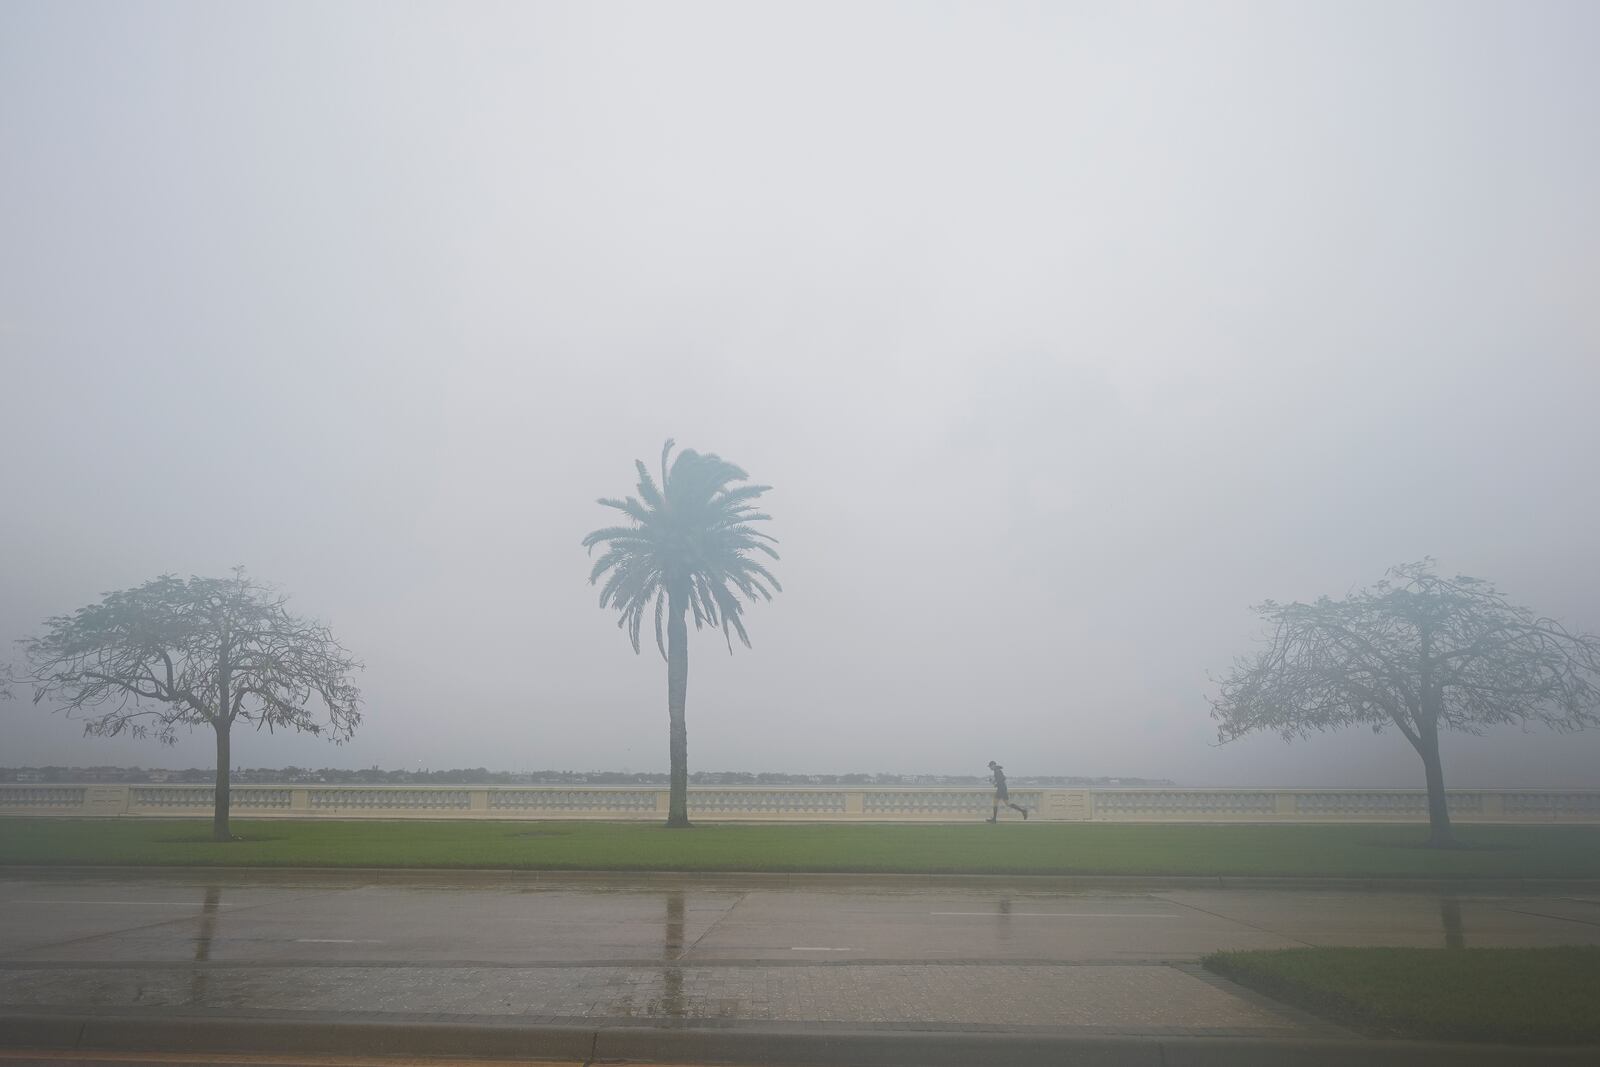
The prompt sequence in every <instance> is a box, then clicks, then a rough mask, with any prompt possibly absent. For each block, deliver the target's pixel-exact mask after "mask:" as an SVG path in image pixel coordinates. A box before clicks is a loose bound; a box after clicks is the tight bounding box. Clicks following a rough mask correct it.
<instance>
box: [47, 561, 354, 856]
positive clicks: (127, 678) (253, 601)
mask: <svg viewBox="0 0 1600 1067" xmlns="http://www.w3.org/2000/svg"><path fill="white" fill-rule="evenodd" d="M285 603H287V598H286V597H283V596H280V595H278V594H276V593H274V592H273V591H272V590H271V589H269V588H267V587H266V586H263V585H260V584H258V583H256V582H253V581H251V580H250V579H249V578H247V577H246V576H245V574H244V571H243V569H242V568H240V569H237V570H235V571H234V573H233V577H231V578H189V579H187V580H185V579H180V578H176V577H173V576H172V575H162V576H161V577H159V578H156V579H155V580H153V581H149V582H146V583H145V584H144V585H141V586H139V587H138V588H136V589H127V590H122V591H120V592H115V593H107V594H106V595H105V597H104V598H103V599H102V600H101V601H100V602H99V603H97V604H90V605H88V606H87V607H82V608H79V609H78V610H77V611H75V612H73V613H72V614H71V615H63V616H58V617H56V618H53V619H49V620H47V621H46V623H45V628H46V629H45V633H44V634H43V636H40V637H35V638H31V639H29V640H26V641H24V642H23V646H24V648H25V649H26V651H27V656H28V663H29V668H30V680H31V681H32V682H33V685H34V694H33V699H34V703H39V702H40V701H43V700H46V699H50V700H54V701H57V702H59V705H60V708H59V710H62V711H64V712H65V713H66V714H68V715H69V716H73V717H78V716H79V715H80V714H81V715H83V716H84V718H85V721H84V727H83V732H84V733H85V734H86V735H93V736H97V737H116V736H117V735H119V734H122V733H127V734H130V735H131V736H134V737H146V736H153V737H154V738H156V739H157V740H158V741H161V742H164V743H166V744H173V743H175V742H176V740H177V734H178V730H179V729H180V728H185V727H186V728H189V729H193V728H194V727H196V726H210V727H211V728H212V730H214V731H215V732H216V738H217V784H216V794H215V804H214V808H213V814H212V823H211V830H212V836H213V838H214V839H215V840H217V841H228V840H231V834H230V833H229V829H228V768H229V767H230V766H231V764H232V750H231V747H230V746H231V743H232V731H233V727H234V725H235V724H236V723H240V722H244V723H249V724H252V725H254V726H255V728H256V729H258V730H259V729H261V728H263V727H265V728H266V729H267V730H268V731H269V732H270V731H274V730H277V729H279V728H283V729H290V730H299V731H303V732H306V733H311V734H322V733H327V734H328V736H329V737H330V738H331V739H332V740H333V741H334V742H335V743H339V742H342V741H345V740H348V739H349V738H350V736H351V734H352V733H353V732H354V731H355V728H356V726H357V725H359V724H360V722H361V712H360V704H361V693H360V690H358V689H357V688H356V687H355V686H354V685H353V684H351V682H350V675H351V674H352V673H353V672H355V671H356V670H359V669H360V666H361V665H360V664H359V663H357V662H356V661H355V660H354V659H352V658H351V656H350V654H349V653H348V652H346V651H345V649H344V648H343V647H342V646H341V645H340V644H339V643H338V642H337V641H335V640H334V639H333V635H332V634H331V633H330V632H329V631H328V629H327V628H326V627H324V626H322V625H320V624H318V623H315V622H311V621H309V620H306V619H302V618H299V617H297V616H294V615H291V614H290V613H289V612H288V611H287V610H286V609H285V608H284V605H285Z"/></svg>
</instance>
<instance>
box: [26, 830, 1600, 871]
mask: <svg viewBox="0 0 1600 1067" xmlns="http://www.w3.org/2000/svg"><path fill="white" fill-rule="evenodd" d="M233 829H234V833H235V834H237V835H239V836H240V837H242V838H243V840H242V841H235V842H232V843H229V844H214V843H212V842H211V841H210V840H209V839H208V838H209V831H210V823H209V821H200V820H193V821H190V820H173V821H167V820H159V821H158V820H135V819H123V820H117V819H60V818H55V819H52V818H10V819H0V864H112V865H116V864H142V865H190V866H211V865H226V866H262V867H489V868H505V869H520V870H590V871H599V870H615V871H788V872H798V871H821V872H828V871H836V872H880V873H949V874H997V873H998V874H1123V875H1285V876H1302V877H1305V876H1318V875H1320V876H1329V877H1387V878H1473V877H1476V878H1600V827H1596V826H1462V827H1460V828H1459V835H1460V837H1461V839H1462V841H1463V842H1464V843H1465V844H1467V845H1468V846H1470V847H1467V848H1463V849H1458V850H1450V851H1436V850H1431V849H1424V848H1421V847H1419V846H1420V843H1421V841H1422V839H1423V836H1424V834H1425V832H1426V830H1425V828H1424V827H1421V826H1215V825H1210V826H1207V825H1198V826H1174V825H1150V826H1142V825H1108V824H1103V823H1102V824H1096V823H1068V824H1061V823H1057V824H1048V823H1046V824H1039V823H1027V824H1024V823H1016V824H1001V825H998V826H989V825H986V824H984V823H973V824H970V825H938V826H907V825H893V824H876V825H870V824H866V825H837V824H835V825H826V824H791V825H774V824H766V825H726V824H724V825H704V826H697V827H694V828H693V829H690V830H667V829H664V828H663V827H661V826H659V825H656V824H641V823H576V822H418V821H394V822H375V821H359V822H358V821H349V822H342V821H329V820H314V821H311V820H308V821H289V820H282V821H279V820H271V821H267V820H246V819H238V820H235V821H234V823H233Z"/></svg>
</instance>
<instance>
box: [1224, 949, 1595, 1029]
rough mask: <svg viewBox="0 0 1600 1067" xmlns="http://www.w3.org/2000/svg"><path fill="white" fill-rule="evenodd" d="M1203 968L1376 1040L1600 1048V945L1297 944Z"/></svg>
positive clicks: (1232, 955) (1233, 955)
mask: <svg viewBox="0 0 1600 1067" xmlns="http://www.w3.org/2000/svg"><path fill="white" fill-rule="evenodd" d="M1204 963H1205V966H1206V967H1207V968H1209V969H1210V970H1212V971H1215V972H1216V973H1218V974H1222V975H1226V976H1227V977H1228V978H1231V979H1233V980H1234V981H1236V982H1239V983H1240V984H1241V985H1246V986H1249V987H1250V988H1252V989H1256V990H1259V991H1260V992H1262V993H1265V994H1267V995H1268V996H1271V997H1275V998H1277V999H1279V1000H1284V1001H1288V1002H1289V1003H1291V1004H1296V1005H1299V1006H1300V1007H1302V1008H1306V1009H1308V1010H1310V1011H1312V1012H1315V1013H1317V1014H1318V1015H1322V1016H1324V1017H1327V1018H1329V1019H1332V1020H1334V1021H1335V1022H1339V1023H1342V1024H1344V1025H1346V1026H1349V1027H1352V1028H1353V1029H1356V1030H1360V1031H1362V1032H1364V1033H1367V1034H1370V1035H1374V1036H1384V1037H1420V1038H1434V1039H1438V1040H1455V1041H1492V1042H1506V1043H1518V1044H1552V1045H1555V1044H1563V1045H1568V1044H1595V1043H1600V947H1595V946H1581V947H1579V946H1571V947H1564V948H1467V949H1441V948H1294V949H1286V950H1283V951H1279V952H1218V953H1215V954H1213V955H1210V956H1207V957H1206V958H1205V960H1204Z"/></svg>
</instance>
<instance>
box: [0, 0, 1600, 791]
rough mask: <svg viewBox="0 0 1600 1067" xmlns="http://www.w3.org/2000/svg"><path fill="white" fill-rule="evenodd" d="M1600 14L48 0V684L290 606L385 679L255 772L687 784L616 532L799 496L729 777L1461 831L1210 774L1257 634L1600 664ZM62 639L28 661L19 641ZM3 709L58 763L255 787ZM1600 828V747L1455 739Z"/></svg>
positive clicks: (26, 144)
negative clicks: (84, 619) (275, 602)
mask: <svg viewBox="0 0 1600 1067" xmlns="http://www.w3.org/2000/svg"><path fill="white" fill-rule="evenodd" d="M1597 45H1600V7H1597V6H1596V5H1593V4H1588V3H1581V2H1574V3H1530V4H1509V3H1506V4H1475V3H1465V2H1460V0H1450V2H1446V3H1438V4H1430V3H1402V4H1396V3H1389V2H1384V3H1351V2H1338V3H1327V4H1284V3H1271V4H1267V3H1263V4H1241V5H1231V4H1222V3H1215V4H1203V5H1190V4H1173V5H1166V4H1147V5H1141V4H1127V3H1105V4H1100V3H1083V4H1065V3H1063V4H1041V5H1035V4H1009V5H1008V4H996V3H974V4H948V5H939V4H929V3H917V4H910V5H904V6H900V5H892V4H873V5H864V4H854V3H849V4H826V3H817V2H815V0H813V2H808V3H804V4H792V5H787V6H783V7H779V6H775V5H746V4H726V5H723V4H704V5H688V4H673V5H654V4H636V5H606V4H593V3H581V4H579V3H573V4H542V5H539V4H520V3H519V4H506V5H497V4H488V3H477V4H470V5H468V4H450V5H445V4H436V5H404V6H402V5H394V4H371V5H362V4H318V3H303V4H258V5H242V4H229V5H216V4H209V3H197V4H181V3H163V4H140V3H106V4H81V3H62V2H50V3H26V2H12V3H8V4H6V5H5V6H4V7H0V390H3V395H4V396H5V398H6V402H5V404H4V408H3V415H0V485H3V490H4V491H3V501H4V509H3V512H0V640H4V641H5V642H7V643H8V644H9V642H10V641H11V640H13V639H16V638H21V637H24V636H26V635H28V634H29V633H32V632H36V630H37V628H38V626H39V623H40V622H41V621H42V620H43V619H44V618H45V617H47V616H49V615H53V614H57V613H65V612H68V611H70V610H72V609H73V608H76V607H78V606H80V605H82V604H85V603H88V602H90V601H91V600H94V599H96V598H97V597H98V596H99V595H100V594H101V593H103V592H105V591H108V590H112V589H119V588H126V587H129V586H132V585H135V584H138V583H140V582H143V581H145V580H147V579H149V578H151V577H154V576H155V575H157V574H161V573H163V572H174V573H178V574H183V575H187V574H207V575H218V574H225V573H226V571H227V569H228V568H229V567H231V566H233V565H235V564H244V565H246V566H247V567H249V569H250V573H251V574H252V575H253V576H255V577H257V578H259V579H262V580H265V581H269V582H272V583H274V584H275V585H277V586H279V587H280V588H281V589H282V590H284V591H285V592H287V593H289V594H291V595H292V597H293V601H292V605H293V607H294V608H296V609H297V610H299V611H301V612H304V613H307V614H310V615H312V616H315V617H317V618H319V619H321V620H323V621H325V622H327V623H328V624H330V625H331V626H332V627H333V629H334V631H335V632H336V634H337V635H338V636H339V637H340V638H341V640H342V641H343V642H344V643H345V644H346V645H348V646H349V647H350V648H351V649H352V650H353V651H354V652H355V653H356V654H357V655H358V656H359V657H361V658H362V659H363V660H364V661H365V662H366V664H367V669H366V671H365V672H364V674H363V675H362V676H361V678H360V683H361V685H362V686H363V689H364V691H365V694H366V722H365V723H364V725H363V726H362V728H361V729H360V731H359V732H358V733H357V735H356V738H355V740H354V741H353V742H352V743H350V744H348V745H345V746H343V747H338V748H336V747H333V746H331V745H328V744H327V743H326V742H322V741H318V740H314V739H311V738H306V737H295V736H284V735H281V734H280V735H278V736H267V735H265V734H263V735H261V736H256V735H254V734H250V735H244V736H236V737H235V740H234V748H233V751H234V757H235V762H236V763H239V764H241V765H245V766H281V765H285V764H298V765H310V766H323V765H340V766H369V765H371V764H374V763H376V764H381V765H383V766H385V767H409V768H416V767H430V768H434V769H439V768H445V767H455V766H468V767H473V766H480V765H481V766H487V767H490V768H497V769H509V770H518V769H526V768H542V767H565V768H577V769H585V768H602V767H604V768H621V767H627V768H630V769H632V770H664V769H665V768H666V762H667V744H666V741H667V729H666V727H667V717H666V710H665V670H664V666H663V664H662V662H661V660H660V659H659V657H658V656H657V655H656V654H655V653H654V651H653V650H652V649H649V648H648V647H647V649H646V653H645V654H644V655H641V656H635V655H634V654H633V653H632V651H631V649H630V648H629V646H628V643H627V641H626V638H625V637H624V636H623V635H622V634H621V633H620V632H619V631H618V630H617V629H616V627H615V625H614V616H612V615H610V614H608V613H602V612H601V611H600V610H599V609H598V607H597V606H596V596H595V590H594V589H592V588H591V587H590V586H589V585H588V584H587V583H586V577H587V572H588V566H589V561H588V559H586V557H585V554H584V551H583V549H582V548H581V547H580V545H579V540H580V539H581V537H582V536H583V535H584V534H585V533H586V532H587V531H589V530H590V529H593V528H595V527H597V526H600V525H603V524H606V523H607V522H608V518H607V513H606V512H605V511H604V509H602V508H600V507H598V506H597V505H596V504H595V503H594V500H595V498H596V497H599V496H610V495H621V494H624V493H626V492H629V491H630V490H631V488H632V484H633V478H632V475H633V471H632V461H633V460H634V458H635V457H641V458H645V459H647V460H652V459H653V457H654V456H655V455H656V454H657V453H658V452H659V449H660V447H661V442H662V441H663V439H665V438H667V437H669V436H672V437H676V438H677V440H678V441H679V442H680V444H681V445H682V446H684V447H690V448H695V449H699V450H702V451H714V452H718V453H720V454H722V455H723V456H725V457H727V458H729V459H732V460H734V461H735V462H737V463H739V464H741V465H742V466H744V467H745V468H746V469H747V470H748V471H750V473H751V474H752V476H753V477H754V478H755V479H756V480H758V481H761V482H764V483H769V484H771V485H773V486H774V487H775V489H774V490H773V492H772V493H771V494H770V497H769V501H768V503H769V509H768V510H770V511H771V513H772V514H773V516H774V520H775V521H774V522H773V523H772V524H771V527H770V529H771V532H772V533H774V534H775V535H777V536H778V537H779V538H780V539H781V542H782V543H781V545H780V546H779V548H780V551H781V552H782V553H783V560H782V561H781V563H780V564H779V565H778V567H777V568H776V569H777V571H778V574H779V576H780V578H781V579H782V581H783V583H784V587H785V592H784V593H783V594H782V595H780V596H779V597H778V598H777V600H776V601H775V602H774V603H773V604H771V605H760V606H757V607H754V608H752V609H751V610H750V612H749V614H748V616H747V621H748V624H749V627H750V632H751V635H752V639H753V641H754V643H755V647H754V649H753V650H750V651H745V650H742V649H741V650H740V651H739V652H738V653H737V654H736V655H734V656H732V657H730V656H729V655H728V654H727V651H726V648H725V647H724V645H723V642H722V639H721V637H720V636H717V635H709V634H704V635H701V636H699V637H697V638H696V639H695V640H694V641H693V643H692V646H691V660H690V679H689V707H688V724H689V743H690V749H689V752H690V766H691V768H695V769H746V770H782V771H819V772H842V771H853V770H866V771H900V772H913V771H934V772H949V773H961V772H969V773H974V774H981V773H984V764H985V763H986V762H987V761H988V760H990V759H996V760H999V761H1000V762H1002V763H1004V764H1005V765H1006V767H1007V770H1008V772H1009V773H1011V774H1012V775H1013V776H1027V775H1030V774H1084V775H1101V774H1106V775H1117V774H1122V775H1142V776H1164V777H1171V778H1174V779H1177V780H1179V781H1182V782H1185V783H1190V784H1239V785H1270V784H1326V785H1369V784H1383V785H1404V786H1412V787H1417V788H1420V787H1421V785H1422V774H1421V769H1420V764H1419V761H1418V760H1417V759H1416V757H1415V755H1414V754H1413V753H1412V752H1411V750H1410V749H1409V747H1408V746H1407V745H1406V744H1405V742H1404V741H1403V740H1402V739H1401V738H1400V737H1398V736H1397V735H1396V734H1394V733H1393V732H1392V731H1391V732H1389V733H1386V734H1384V735H1382V736H1373V735H1372V734H1371V733H1369V732H1366V731H1353V732H1348V733H1345V734H1340V735H1329V736H1327V737H1323V738H1317V739H1313V740H1311V741H1309V742H1305V743H1301V744H1296V745H1294V746H1286V745H1284V743H1283V742H1281V741H1279V740H1277V739H1276V738H1275V737H1270V736H1269V737H1261V738H1255V739H1251V740H1248V741H1244V742H1239V743H1236V744H1233V745H1230V746H1226V747H1222V748H1217V747H1213V745H1212V742H1213V741H1214V738H1215V734H1214V730H1213V728H1212V724H1211V723H1210V720H1209V719H1208V717H1207V705H1206V701H1205V697H1206V694H1207V692H1208V691H1209V683H1208V680H1207V672H1208V671H1209V672H1211V673H1213V674H1217V673H1220V672H1222V671H1223V670H1225V669H1226V668H1227V666H1228V664H1229V663H1230V661H1231V659H1232V657H1233V656H1235V655H1238V654H1243V653H1247V652H1249V651H1250V650H1251V649H1252V648H1253V647H1254V646H1253V644H1252V642H1253V640H1254V637H1255V635H1256V634H1257V633H1258V627H1257V623H1256V621H1255V618H1254V616H1253V615H1252V614H1251V613H1250V612H1249V611H1248V610H1247V606H1248V605H1250V604H1252V603H1256V602H1258V601H1260V600H1263V599H1266V598H1269V597H1270V598H1275V599H1279V600H1288V599H1295V598H1301V599H1306V598H1311V597H1315V596H1317V595H1318V594H1321V593H1329V594H1333V595H1340V594H1342V593H1344V592H1346V591H1348V590H1350V589H1352V588H1353V587H1356V586H1359V585H1364V584H1367V583H1370V582H1372V581H1374V580H1376V579H1378V578H1379V577H1380V576H1381V575H1382V573H1383V571H1384V569H1385V568H1387V567H1388V566H1390V565H1393V564H1397V563H1401V562H1405V561H1409V560H1413V559H1416V558H1419V557H1421V556H1423V555H1427V554H1431V555H1434V556H1436V557H1438V558H1439V560H1440V564H1441V566H1442V568H1444V569H1445V570H1447V571H1450V572H1452V573H1454V572H1465V573H1469V574H1477V575H1482V576H1486V577H1489V578H1492V579H1493V580H1495V581H1496V582H1497V583H1498V584H1499V585H1500V586H1501V588H1502V589H1504V590H1505V591H1506V592H1508V593H1509V594H1510V595H1511V596H1512V598H1513V599H1514V600H1516V601H1518V602H1521V603H1524V604H1528V605H1530V606H1532V607H1533V608H1535V609H1536V610H1538V611H1541V612H1543V613H1547V614H1550V615H1553V616H1555V617H1557V618H1560V619H1562V620H1564V621H1565V622H1566V623H1567V624H1568V625H1569V626H1571V627H1573V628H1575V629H1583V630H1589V631H1594V630H1597V629H1600V596H1597V594H1600V559H1597V555H1596V545H1597V542H1600V538H1597V533H1600V493H1597V489H1596V481H1595V473H1594V460H1595V457H1596V456H1597V455H1600V428H1597V421H1596V418H1595V413H1594V405H1595V398H1596V395H1597V390H1596V387H1597V386H1600V300H1597V294H1600V197H1597V196H1596V195H1595V190H1596V189H1600V67H1597V66H1596V65H1595V63H1594V61H1593V57H1594V55H1595V54H1596V46H1597ZM7 652H9V648H8V649H7ZM79 734H80V727H79V726H78V725H75V724H73V723H71V722H69V721H66V720H64V719H62V718H61V717H60V716H52V715H50V714H48V713H47V712H46V711H45V710H44V709H41V708H36V707H33V706H31V705H29V704H28V703H27V702H26V701H25V700H18V701H14V702H12V703H10V704H9V705H4V704H0V763H9V764H17V763H61V764H80V765H88V764H100V763H122V764H141V765H144V766H159V765H165V766H190V765H194V766H207V765H209V764H210V763H211V762H212V761H213V756H212V753H213V748H212V740H211V737H210V735H209V732H199V733H196V734H194V735H193V736H192V738H190V739H187V740H185V741H184V742H183V743H182V744H180V746H179V747H178V749H177V750H176V751H168V750H164V749H162V748H161V747H160V746H158V745H156V744H154V743H142V742H133V741H123V740H117V741H107V740H98V739H85V738H81V737H80V736H79ZM1445 756H1446V776H1447V777H1446V780H1447V783H1448V784H1450V785H1455V786H1471V785H1479V786H1496V785H1528V786H1532V785H1587V786H1600V732H1591V733H1588V734H1583V735H1578V736H1576V737H1573V736H1561V735H1550V734H1546V733H1533V734H1527V735H1523V734H1520V733H1518V732H1515V731H1508V732H1505V733H1501V734H1496V735H1494V736H1492V737H1491V738H1488V739H1485V740H1474V739H1463V738H1460V737H1458V736H1451V737H1449V738H1447V740H1446V742H1445Z"/></svg>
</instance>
